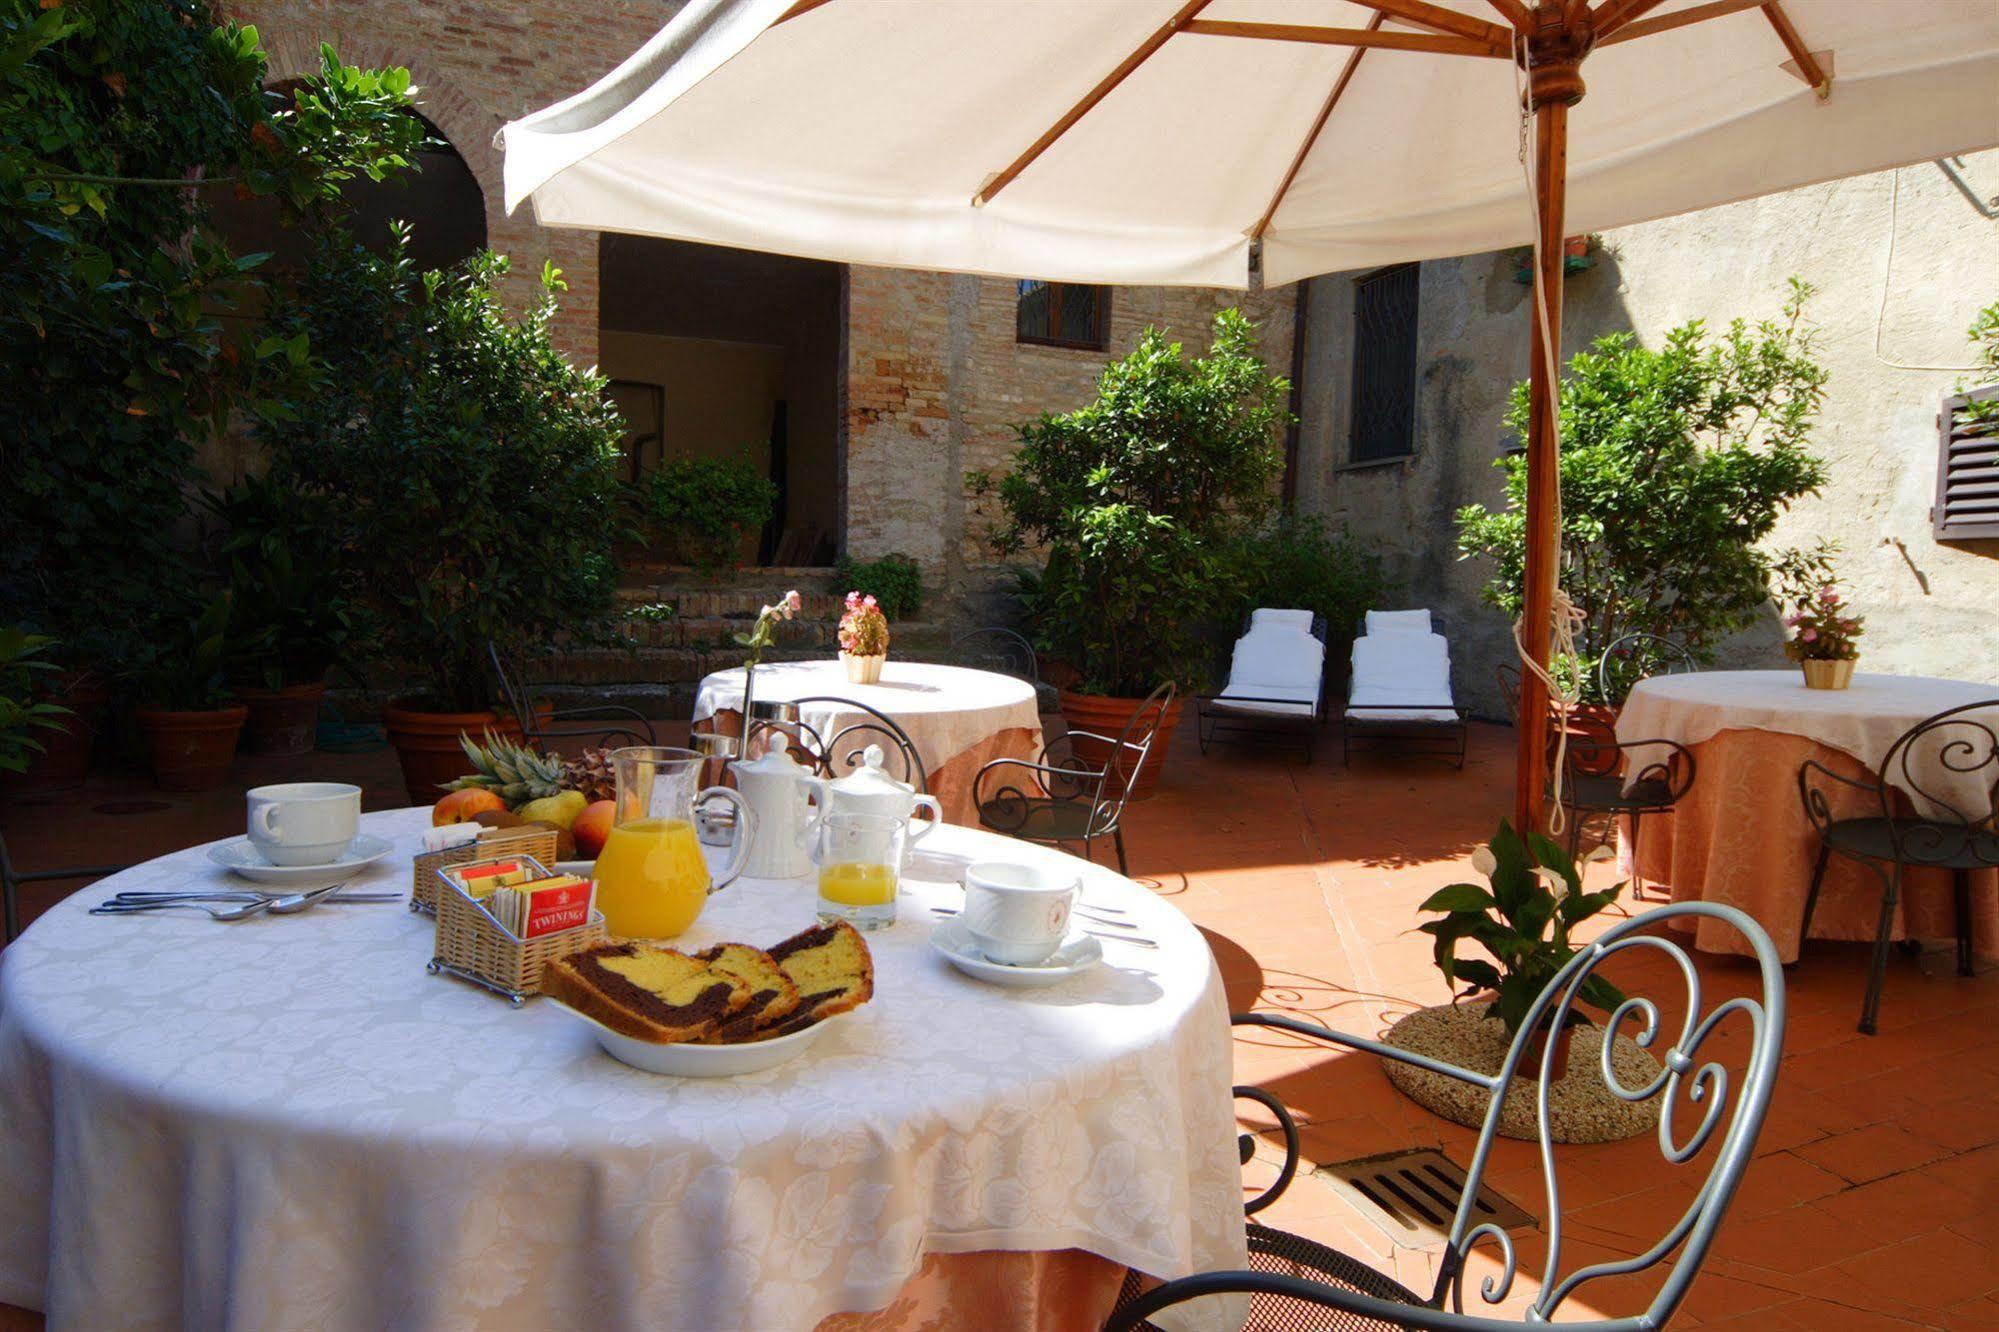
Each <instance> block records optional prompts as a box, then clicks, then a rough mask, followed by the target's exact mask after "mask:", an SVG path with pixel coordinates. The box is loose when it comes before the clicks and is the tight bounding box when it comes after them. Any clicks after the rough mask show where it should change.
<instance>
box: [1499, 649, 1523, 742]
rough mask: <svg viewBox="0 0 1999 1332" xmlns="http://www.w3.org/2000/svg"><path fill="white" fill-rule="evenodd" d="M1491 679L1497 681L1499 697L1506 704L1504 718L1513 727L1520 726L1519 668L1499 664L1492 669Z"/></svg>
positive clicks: (1502, 663)
mask: <svg viewBox="0 0 1999 1332" xmlns="http://www.w3.org/2000/svg"><path fill="white" fill-rule="evenodd" d="M1492 674H1493V678H1494V679H1496V680H1498V681H1499V697H1500V699H1501V701H1502V702H1504V703H1505V704H1506V716H1507V719H1508V720H1510V721H1511V722H1512V723H1513V724H1514V725H1515V726H1518V725H1519V724H1520V668H1519V667H1518V666H1513V665H1510V664H1508V663H1506V662H1501V663H1500V664H1499V665H1497V666H1495V667H1493V668H1492Z"/></svg>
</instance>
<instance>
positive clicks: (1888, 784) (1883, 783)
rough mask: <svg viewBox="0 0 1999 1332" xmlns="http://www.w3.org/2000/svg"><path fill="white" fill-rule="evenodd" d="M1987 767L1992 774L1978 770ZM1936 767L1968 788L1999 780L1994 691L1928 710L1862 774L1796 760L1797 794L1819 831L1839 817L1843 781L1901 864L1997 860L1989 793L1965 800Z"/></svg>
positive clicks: (1988, 786) (1995, 814) (1998, 822)
mask: <svg viewBox="0 0 1999 1332" xmlns="http://www.w3.org/2000/svg"><path fill="white" fill-rule="evenodd" d="M1981 714H1982V715H1981ZM1988 770H1989V772H1990V774H1991V775H1990V777H1987V778H1980V777H1979V776H1978V774H1981V773H1985V772H1987V771H1988ZM1939 774H1943V775H1947V776H1949V777H1952V778H1957V779H1961V780H1962V782H1963V785H1964V788H1965V789H1966V790H1968V791H1976V792H1980V793H1987V794H1989V793H1990V792H1991V791H1992V790H1993V789H1994V787H1995V784H1999V698H1994V699H1985V700H1982V701H1980V702H1977V703H1963V704H1960V705H1958V706H1957V707H1954V708H1946V709H1945V710H1944V711H1942V712H1939V713H1936V714H1934V715H1932V716H1929V717H1925V718H1924V719H1923V720H1922V721H1919V722H1917V723H1916V724H1915V725H1914V726H1911V727H1910V728H1909V729H1908V730H1906V731H1904V732H1902V734H1901V735H1899V736H1897V737H1896V739H1895V743H1894V744H1892V745H1890V746H1889V747H1888V752H1887V753H1886V754H1884V755H1883V756H1882V758H1881V762H1880V765H1879V766H1878V767H1876V768H1875V769H1874V771H1873V772H1872V773H1870V774H1869V775H1868V779H1867V780H1862V779H1859V778H1855V777H1849V776H1847V775H1846V774H1844V773H1841V772H1836V771H1834V770H1833V769H1832V768H1829V767H1827V766H1826V765H1825V764H1823V763H1821V762H1819V761H1818V760H1817V759H1806V760H1805V761H1804V763H1802V764H1801V765H1799V767H1798V796H1799V799H1800V800H1801V801H1803V803H1804V807H1805V817H1806V818H1807V819H1808V820H1810V822H1811V824H1812V826H1813V828H1814V829H1815V830H1816V831H1817V832H1818V833H1819V835H1820V836H1822V837H1823V836H1824V835H1826V834H1827V833H1828V832H1830V831H1831V829H1832V825H1833V824H1834V823H1836V822H1838V821H1839V820H1840V818H1841V816H1840V815H1839V814H1838V813H1836V812H1835V810H1834V796H1835V795H1836V794H1837V793H1839V792H1840V791H1841V790H1842V789H1844V790H1846V791H1851V792H1855V793H1857V794H1858V795H1859V796H1861V797H1863V798H1864V799H1865V800H1866V801H1867V802H1869V803H1871V805H1872V806H1873V808H1872V809H1871V810H1870V811H1869V813H1870V814H1873V815H1875V816H1877V817H1879V818H1881V819H1883V820H1885V821H1886V822H1887V824H1888V828H1889V845H1890V847H1891V848H1892V850H1893V852H1894V858H1895V859H1896V860H1897V861H1899V862H1901V863H1902V864H1905V865H1924V864H1951V863H1961V862H1964V861H1967V860H1968V861H1974V862H1980V863H1984V864H1995V857H1994V842H1993V839H1994V838H1995V837H1999V810H1995V808H1994V806H1993V805H1992V804H1991V802H1990V801H1989V799H1988V800H1986V802H1985V807H1984V808H1983V809H1979V808H1976V807H1972V806H1968V805H1967V803H1966V802H1965V800H1964V797H1963V796H1962V795H1961V794H1959V793H1956V792H1950V791H1945V790H1943V789H1941V788H1940V787H1939V785H1938V777H1939ZM1898 791H1899V792H1900V793H1901V794H1900V795H1898V794H1897V792H1898Z"/></svg>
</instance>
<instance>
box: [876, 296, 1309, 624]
mask: <svg viewBox="0 0 1999 1332" xmlns="http://www.w3.org/2000/svg"><path fill="white" fill-rule="evenodd" d="M1016 299H1017V296H1016V286H1015V284H1014V283H1013V282H1011V281H1007V280H1004V279H999V278H982V277H969V276H962V275H952V274H943V273H913V272H905V271H902V270H897V269H882V268H854V269H852V270H851V271H850V274H849V299H848V309H849V314H848V353H847V433H848V444H847V476H846V490H847V504H846V510H847V531H846V537H847V549H848V550H849V551H850V552H852V553H853V554H854V555H855V556H857V557H862V558H868V557H875V556H880V555H885V554H889V553H891V552H896V553H901V554H904V555H908V556H910V557H911V558H913V559H915V560H916V561H917V562H918V563H919V564H920V565H922V566H923V569H924V573H925V580H926V583H928V584H931V586H930V587H929V589H928V590H929V594H930V596H931V597H932V598H935V599H937V600H939V601H940V602H941V605H940V606H939V608H938V611H937V614H938V615H939V616H940V617H941V618H944V619H946V620H948V621H951V622H954V623H959V624H962V625H967V626H969V625H973V624H980V623H993V622H995V621H996V620H1000V619H1004V618H1005V608H1004V600H1005V589H1006V587H1007V586H1008V584H1009V582H1010V579H1009V577H1008V575H1007V572H1006V570H1005V568H1004V567H1003V566H1002V565H1001V564H1000V563H999V561H998V560H997V558H996V557H995V556H994V555H993V554H992V552H991V550H990V548H989V547H988V545H987V544H986V539H985V538H986V534H987V533H988V532H990V530H991V529H992V526H993V523H994V521H995V519H996V514H995V512H994V510H993V507H992V505H991V502H990V501H983V502H982V501H980V500H978V499H977V498H976V497H974V496H973V495H971V494H970V493H969V491H968V490H967V489H966V487H965V474H966V473H967V472H969V471H977V470H993V471H995V472H1003V471H1004V470H1005V465H1006V462H1007V460H1008V459H1009V458H1010V457H1011V456H1012V453H1013V450H1014V447H1015V443H1016V441H1015V437H1014V427H1015V426H1016V425H1017V424H1018V423H1020V422H1022V421H1026V420H1031V419H1033V418H1034V417H1036V416H1038V415H1040V414H1041V413H1042V412H1062V411H1067V410H1069V409H1071V408H1074V407H1080V406H1082V405H1083V404H1085V403H1087V402H1088V401H1090V399H1091V398H1092V397H1093V396H1094V394H1095V386H1096V381H1097V377H1098V376H1099V375H1101V374H1102V373H1103V369H1104V366H1105V364H1106V363H1107V362H1108V361H1109V360H1111V359H1112V358H1114V357H1116V356H1119V355H1122V354H1124V353H1125V352H1128V351H1130V350H1131V347H1132V345H1133V343H1135V342H1136V341H1137V340H1138V336H1139V334H1140V333H1141V332H1142V331H1143V330H1144V329H1146V328H1147V327H1149V326H1153V325H1157V326H1159V327H1162V328H1165V329H1167V330H1168V331H1170V332H1171V333H1172V335H1173V336H1174V337H1175V338H1177V339H1179V340H1180V341H1181V342H1183V343H1184V344H1185V345H1186V347H1187V350H1188V353H1189V354H1190V355H1193V354H1197V353H1199V352H1202V351H1205V350H1206V349H1207V346H1208V342H1209V326H1210V324H1211V323H1212V321H1213V319H1214V316H1215V315H1216V314H1217V313H1218V312H1220V311H1222V310H1224V309H1227V308H1228V307H1229V306H1231V305H1239V306H1241V307H1242V308H1243V310H1244V311H1245V312H1246V313H1247V314H1249V316H1250V317H1251V318H1253V319H1255V320H1257V321H1258V322H1259V324H1260V326H1261V332H1262V341H1263V352H1264V358H1265V360H1266V361H1267V362H1268V364H1269V365H1270V366H1271V368H1272V369H1273V370H1275V371H1277V372H1278V373H1280V374H1286V375H1288V374H1289V373H1290V370H1291V342H1292V322H1293V310H1294V305H1295V300H1296V290H1295V288H1292V287H1283V288H1278V289H1275V290H1272V291H1267V292H1257V293H1245V292H1231V291H1217V290H1214V289H1211V288H1160V287H1117V288H1114V289H1113V290H1112V293H1111V307H1110V328H1109V336H1108V339H1107V341H1108V349H1107V350H1106V351H1103V352H1090V351H1078V350H1074V349H1071V348H1065V347H1046V346H1039V345H1035V344H1026V343H1020V342H1018V341H1016V339H1015V336H1014V328H1015V325H1014V316H1015V303H1016Z"/></svg>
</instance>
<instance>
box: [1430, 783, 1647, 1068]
mask: <svg viewBox="0 0 1999 1332" xmlns="http://www.w3.org/2000/svg"><path fill="white" fill-rule="evenodd" d="M1472 865H1473V867H1474V868H1476V869H1477V870H1478V871H1479V873H1481V874H1483V875H1484V876H1485V878H1486V882H1485V883H1484V884H1476V883H1454V884H1451V885H1450V886H1449V887H1446V888H1439V889H1438V890H1437V891H1436V892H1434V893H1432V894H1430V896H1429V898H1428V899H1427V900H1425V901H1424V903H1423V904H1422V906H1420V907H1418V908H1417V910H1419V911H1440V912H1443V913H1444V915H1443V919H1441V920H1432V921H1425V922H1424V923H1423V924H1422V925H1421V926H1419V927H1418V928H1420V929H1421V930H1422V931H1423V933H1425V934H1427V935H1430V936H1431V937H1432V938H1433V939H1435V940H1436V946H1435V956H1436V962H1437V969H1438V970H1439V971H1441V972H1443V973H1444V980H1445V982H1446V983H1447V984H1449V985H1450V986H1451V987H1452V991H1453V1000H1452V1002H1454V1003H1455V1002H1456V1001H1457V999H1459V998H1470V997H1479V998H1484V999H1489V1000H1490V1006H1489V1007H1488V1008H1487V1009H1486V1016H1487V1017H1490V1018H1497V1019H1498V1020H1499V1021H1500V1022H1502V1023H1504V1024H1505V1026H1506V1034H1507V1037H1508V1039H1509V1040H1510V1039H1512V1037H1513V1036H1514V1035H1516V1034H1517V1033H1518V1032H1519V1030H1520V1027H1521V1024H1522V1023H1523V1022H1525V1021H1526V1019H1527V1011H1528V1010H1529V1009H1530V1008H1532V1007H1533V1006H1534V1001H1535V1000H1536V999H1538V998H1540V997H1541V992H1542V991H1543V990H1545V989H1547V988H1548V984H1549V982H1550V981H1552V980H1554V978H1555V976H1556V975H1557V974H1558V973H1559V972H1560V971H1561V969H1562V968H1563V967H1565V966H1567V965H1568V963H1569V959H1570V958H1572V957H1574V956H1575V955H1576V949H1575V948H1574V947H1573V946H1572V945H1571V944H1570V943H1569V932H1570V931H1571V930H1573V929H1574V928H1575V927H1576V926H1577V925H1580V924H1581V923H1582V922H1584V921H1586V920H1588V919H1589V918H1590V917H1591V916H1594V915H1596V914H1597V913H1598V912H1600V911H1602V910H1603V909H1604V908H1605V907H1607V906H1609V905H1610V904H1611V903H1612V902H1615V901H1616V900H1617V897H1618V894H1619V893H1621V892H1622V891H1623V888H1624V885H1622V884H1618V885H1617V886H1615V887H1612V888H1605V889H1602V890H1601V891H1598V892H1594V893H1586V892H1584V891H1583V883H1582V874H1581V871H1580V870H1579V869H1578V868H1577V866H1576V863H1575V862H1574V861H1573V860H1571V859H1569V856H1568V854H1567V853H1566V852H1564V851H1563V850H1562V848H1561V847H1559V846H1557V845H1556V844H1555V843H1554V842H1552V841H1550V840H1549V839H1548V838H1546V837H1543V836H1541V835H1540V834H1539V833H1530V834H1528V835H1527V837H1526V838H1525V839H1524V840H1523V839H1522V838H1521V836H1520V834H1518V833H1517V832H1515V831H1514V830H1513V825H1512V824H1510V823H1508V822H1507V821H1506V820H1504V819H1502V820H1500V823H1499V830H1498V831H1497V832H1496V833H1494V834H1493V837H1492V841H1491V842H1489V843H1487V844H1486V845H1484V846H1481V847H1479V848H1477V849H1476V850H1474V851H1473V852H1472ZM1465 939H1470V940H1472V941H1473V942H1474V943H1476V944H1478V945H1479V946H1480V947H1481V948H1483V949H1484V950H1485V951H1486V954H1487V956H1488V957H1490V958H1491V961H1482V960H1480V959H1478V958H1460V957H1459V956H1458V955H1457V949H1458V944H1459V943H1460V942H1461V941H1463V940H1465ZM1461 982H1462V983H1469V986H1470V988H1469V989H1467V990H1466V991H1465V992H1464V994H1462V995H1459V994H1457V993H1456V990H1457V986H1458V985H1459V984H1460V983H1461ZM1578 997H1579V998H1581V999H1582V1000H1583V1001H1584V1002H1586V1003H1589V1004H1591V1005H1593V1006H1595V1007H1598V1008H1601V1009H1604V1010H1605V1011H1609V1010H1611V1009H1614V1008H1616V1007H1617V1006H1618V1005H1619V1004H1621V1003H1623V1002H1624V996H1623V994H1622V993H1620V992H1619V991H1618V989H1617V987H1616V986H1614V985H1612V984H1611V983H1610V982H1609V981H1607V980H1605V979H1604V978H1603V977H1602V976H1601V975H1591V976H1590V977H1589V978H1588V979H1587V980H1585V981H1584V982H1583V986H1582V989H1581V991H1580V992H1579V995H1578ZM1586 1021H1588V1018H1587V1017H1585V1016H1584V1015H1583V1014H1581V1013H1579V1012H1577V1011H1576V1010H1574V1009H1571V1010H1570V1011H1569V1016H1568V1025H1569V1026H1574V1025H1577V1024H1579V1023H1582V1022H1586ZM1547 1036H1548V1033H1547V1031H1546V1030H1545V1029H1544V1030H1542V1031H1540V1032H1538V1033H1536V1043H1535V1044H1534V1045H1533V1046H1532V1047H1531V1054H1532V1057H1533V1058H1534V1059H1535V1060H1536V1061H1537V1063H1538V1060H1539V1056H1540V1051H1541V1047H1542V1046H1543V1045H1545V1043H1546V1040H1547ZM1551 1067H1552V1068H1553V1070H1554V1076H1555V1077H1557V1078H1559V1077H1561V1076H1562V1073H1563V1070H1565V1069H1566V1068H1567V1067H1568V1042H1567V1041H1566V1040H1563V1041H1561V1042H1560V1043H1559V1044H1558V1045H1557V1046H1556V1048H1555V1053H1554V1058H1553V1060H1552V1061H1551Z"/></svg>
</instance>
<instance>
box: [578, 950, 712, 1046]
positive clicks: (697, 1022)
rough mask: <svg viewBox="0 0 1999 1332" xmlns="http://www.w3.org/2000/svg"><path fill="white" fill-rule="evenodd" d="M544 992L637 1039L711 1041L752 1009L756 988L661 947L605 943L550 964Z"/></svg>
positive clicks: (704, 963)
mask: <svg viewBox="0 0 1999 1332" xmlns="http://www.w3.org/2000/svg"><path fill="white" fill-rule="evenodd" d="M541 989H542V993H544V994H546V995H548V996H550V997H551V998H553V999H556V1000H559V1001H560V1002H562V1003H565V1004H568V1005H569V1006H570V1007H571V1008H573V1009H575V1010H576V1011H577V1012H579V1013H582V1014H584V1015H585V1016H586V1017H590V1018H594V1019H595V1020H597V1021H598V1022H601V1023H603V1024H604V1025H605V1026H607V1027H609V1028H610V1029H611V1030H612V1031H615V1032H617V1033H619V1034H620V1035H624V1036H630V1037H632V1038H633V1039H634V1040H641V1041H653V1042H656V1043H658V1044H662V1045H664V1044H670V1043H674V1042H679V1041H700V1040H705V1039H707V1038H708V1037H709V1035H710V1034H711V1033H712V1032H714V1031H715V1029H716V1028H717V1027H719V1026H720V1025H721V1024H722V1023H724V1022H725V1021H727V1020H728V1019H729V1018H731V1017H732V1016H734V1015H735V1014H736V1013H738V1012H740V1011H741V1010H742V1009H743V1008H744V1007H745V1006H746V1005H748V1004H749V1002H750V998H751V989H750V986H749V985H748V984H747V983H746V982H744V981H743V980H741V979H739V978H738V977H736V976H732V975H730V974H728V973H727V972H723V971H718V970H716V969H715V968H713V967H711V966H709V965H708V964H707V963H706V962H704V961H702V960H701V959H699V958H694V957H689V956H688V955H687V954H685V953H682V952H679V951H678V950H676V949H672V948H663V947H661V946H660V945H658V944H648V943H641V942H636V941H631V942H622V943H604V944H598V945H596V946H594V947H591V948H585V949H582V950H581V951H579V952H575V953H571V954H569V955H568V956H566V957H562V958H559V959H557V960H556V961H554V962H551V963H549V964H548V966H547V967H546V968H544V969H543V971H542V979H541Z"/></svg>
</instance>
